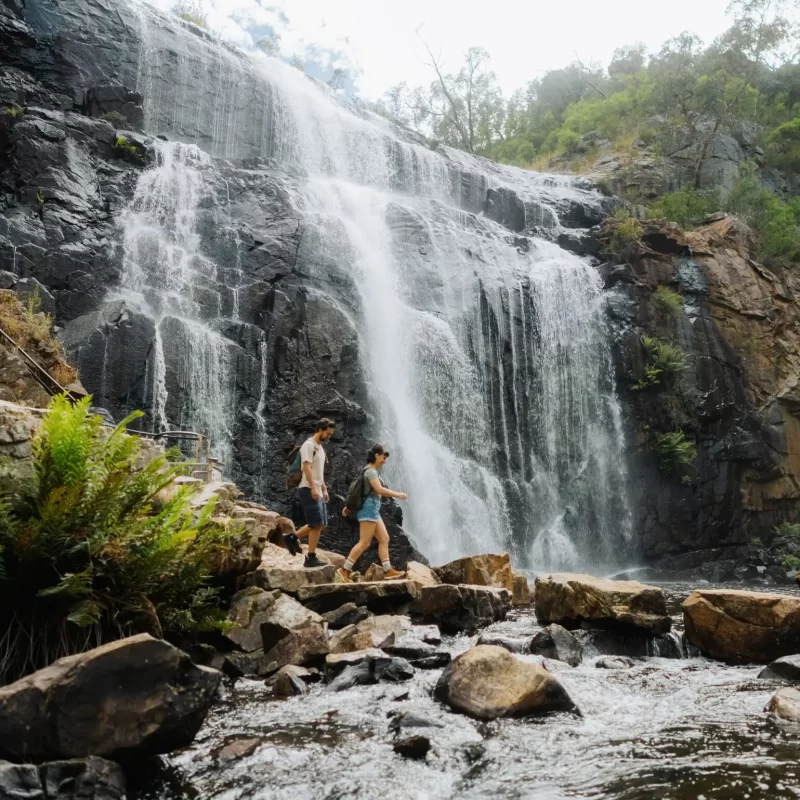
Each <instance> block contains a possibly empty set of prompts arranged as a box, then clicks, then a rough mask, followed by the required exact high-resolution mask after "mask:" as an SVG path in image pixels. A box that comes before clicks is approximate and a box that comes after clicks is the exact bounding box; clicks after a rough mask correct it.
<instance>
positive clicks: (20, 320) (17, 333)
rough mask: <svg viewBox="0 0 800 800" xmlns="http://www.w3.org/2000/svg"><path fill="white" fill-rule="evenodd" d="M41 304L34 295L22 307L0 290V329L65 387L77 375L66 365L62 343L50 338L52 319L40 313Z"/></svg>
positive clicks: (10, 294)
mask: <svg viewBox="0 0 800 800" xmlns="http://www.w3.org/2000/svg"><path fill="white" fill-rule="evenodd" d="M40 304H41V300H40V298H39V296H38V295H37V294H35V293H34V294H33V295H31V296H30V297H29V298H28V300H27V301H26V303H25V304H24V305H23V304H22V303H21V302H20V300H19V298H18V297H17V296H16V294H14V292H12V291H10V290H7V289H2V290H0V328H2V329H3V330H4V331H5V332H6V333H7V334H8V335H9V336H10V337H11V338H12V339H13V340H14V341H15V342H16V343H17V344H18V345H19V346H20V347H22V348H24V349H25V350H26V351H27V352H28V353H29V354H30V355H31V356H32V357H33V358H34V359H35V360H36V361H38V362H39V364H41V366H43V367H44V368H45V369H46V370H47V371H48V372H49V373H50V375H51V376H52V377H53V378H55V379H56V380H57V381H58V382H59V383H60V384H61V385H62V386H66V385H68V384H70V383H72V382H73V381H75V380H77V379H78V373H77V371H76V370H75V368H74V367H73V366H71V365H70V364H68V363H67V360H66V358H65V356H64V350H63V348H62V347H61V342H59V341H58V340H57V339H56V338H55V337H54V336H53V335H52V329H53V320H52V317H51V316H50V315H49V314H45V313H43V312H41V311H40V310H39V307H40ZM0 346H2V347H4V346H5V344H4V343H2V342H0Z"/></svg>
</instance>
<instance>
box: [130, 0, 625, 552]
mask: <svg viewBox="0 0 800 800" xmlns="http://www.w3.org/2000/svg"><path fill="white" fill-rule="evenodd" d="M137 13H138V16H139V24H140V27H141V36H140V41H141V46H140V64H139V73H138V81H139V85H138V88H139V90H140V91H142V93H143V94H144V95H145V97H146V116H147V123H146V124H147V129H148V130H149V131H150V132H153V133H163V134H166V135H168V136H169V137H170V138H178V139H183V140H184V141H187V142H192V144H180V143H160V144H159V146H158V157H157V164H156V165H155V166H154V167H152V168H151V169H148V170H147V171H145V172H144V173H143V174H142V177H141V178H140V180H139V185H138V187H137V190H136V196H135V198H134V201H133V204H132V208H131V211H130V213H129V214H128V215H127V218H126V223H125V237H124V242H125V265H126V273H125V282H124V286H125V289H126V293H127V296H128V297H129V298H132V297H134V295H135V299H136V300H137V301H138V302H139V303H141V304H144V305H146V306H147V308H148V309H149V310H150V312H151V313H152V314H153V315H154V316H155V318H156V319H157V320H158V321H159V322H158V329H159V335H160V340H159V342H158V346H159V347H161V348H162V351H161V355H160V356H159V355H158V352H157V354H156V355H157V357H156V359H155V363H156V367H157V368H156V369H154V377H153V381H154V387H155V391H154V397H155V398H156V402H155V407H156V409H157V411H156V418H157V420H158V421H159V423H160V424H164V422H165V420H168V421H169V423H171V424H177V423H178V422H179V421H180V420H179V419H178V418H181V420H183V419H185V420H187V421H188V422H189V423H191V424H192V425H194V426H196V427H201V428H203V429H205V430H206V432H208V433H209V434H210V435H211V436H212V439H213V440H214V441H216V442H217V443H220V446H221V447H223V448H224V449H225V450H226V458H229V457H231V456H232V455H233V433H232V432H233V429H234V426H235V399H234V390H233V387H232V385H231V384H232V381H233V363H234V361H235V359H236V346H235V345H234V344H233V343H232V342H231V341H230V340H229V339H227V338H226V337H225V336H224V335H223V333H222V331H223V329H224V326H223V325H221V324H220V320H221V319H227V320H231V319H234V318H235V317H236V316H237V314H238V311H237V309H236V306H235V298H236V296H237V292H236V288H235V287H236V286H237V285H238V283H237V282H238V281H239V279H240V276H239V277H237V269H236V268H235V266H231V265H229V264H225V266H226V267H228V271H229V272H232V273H233V276H234V277H233V280H227V279H226V280H224V281H223V280H221V278H220V274H219V272H220V269H221V267H222V266H223V265H222V263H217V262H216V261H215V260H214V259H212V258H209V257H208V256H207V255H204V254H203V252H201V250H202V248H200V247H199V244H198V241H197V235H198V224H199V222H198V209H200V208H201V207H203V208H204V207H205V206H207V205H208V203H209V202H211V198H210V197H208V196H206V195H204V175H205V174H207V173H208V174H210V173H213V172H214V171H215V170H217V171H218V170H219V168H220V167H219V164H218V163H217V162H216V161H215V159H217V158H226V159H232V158H245V157H247V158H251V157H252V156H254V155H257V156H260V157H261V158H263V159H274V160H276V161H277V162H278V163H280V164H282V165H283V166H284V167H285V168H287V169H292V170H295V171H297V174H299V176H300V177H299V178H298V186H299V193H298V194H297V196H294V197H292V200H291V202H292V203H293V205H294V206H295V208H296V211H297V214H298V216H299V217H301V218H302V221H303V224H304V226H305V230H306V234H305V235H304V237H303V247H304V255H305V262H304V263H307V264H310V265H315V264H316V265H319V266H317V267H315V269H316V270H317V271H316V273H315V274H312V275H311V279H312V281H313V282H316V283H317V285H319V286H323V285H325V284H326V282H327V281H328V276H327V274H326V272H325V271H326V269H328V268H329V267H330V265H331V264H334V265H336V267H337V268H338V269H339V271H340V272H341V273H342V274H344V275H346V276H348V280H349V281H350V283H351V285H352V289H353V294H352V296H353V297H354V298H357V307H358V316H359V319H357V320H355V321H354V325H355V326H356V328H357V330H358V331H359V335H360V339H361V348H360V353H361V358H362V360H363V367H364V369H365V373H366V374H367V375H368V377H369V391H370V394H371V402H372V406H373V408H374V410H375V412H376V413H375V416H376V418H377V420H378V421H379V422H378V427H377V428H376V429H375V430H374V431H373V434H374V435H375V436H376V438H380V439H383V440H385V441H386V442H387V443H388V444H389V446H390V448H391V450H392V452H393V456H392V460H391V461H390V464H391V467H390V474H389V475H388V476H387V477H388V478H389V480H390V481H391V482H392V483H393V484H395V485H397V486H400V487H402V488H405V489H407V490H408V491H409V495H410V501H409V503H408V504H407V507H406V508H407V511H406V516H405V527H406V529H407V531H408V533H409V534H410V535H411V537H412V539H413V540H414V541H415V543H416V544H417V546H418V547H419V548H420V549H421V550H422V551H423V552H425V553H426V554H427V555H428V556H430V557H431V558H432V559H433V560H434V561H437V560H442V559H446V558H450V557H456V556H458V555H462V554H466V553H469V552H476V551H481V550H482V551H487V550H497V549H506V548H507V549H510V550H512V552H513V554H514V558H515V561H516V563H518V564H520V565H521V566H529V567H534V568H540V567H545V566H547V567H550V568H552V567H561V568H568V567H578V566H581V565H589V564H591V565H593V566H594V567H595V568H596V567H597V566H598V565H600V564H611V563H614V562H619V561H621V560H625V556H626V552H627V548H628V542H629V539H630V533H631V530H630V527H631V523H630V514H629V511H628V508H627V504H626V500H625V467H624V459H623V436H622V430H621V424H620V419H619V410H618V406H617V403H616V399H615V394H614V385H613V376H612V370H611V359H610V353H609V348H608V345H607V342H606V337H605V330H604V314H603V297H602V293H601V286H600V281H599V277H598V275H597V273H596V271H595V270H594V269H593V268H592V267H591V266H590V265H589V264H588V263H587V262H586V261H585V260H582V259H580V258H578V257H576V256H573V255H571V254H569V253H567V252H565V251H564V250H562V249H561V248H559V247H558V246H556V245H555V244H552V243H551V242H548V241H545V240H543V239H538V238H529V237H519V236H517V235H515V234H513V233H511V232H510V231H509V230H508V229H507V228H505V227H502V226H501V225H500V224H498V223H496V222H493V221H491V220H490V219H487V218H486V217H484V216H483V215H482V214H480V213H478V212H480V210H481V209H482V208H483V204H484V200H485V198H486V192H487V190H488V189H490V188H492V187H493V186H496V187H510V189H511V190H512V191H513V192H514V193H515V194H516V195H517V196H518V197H519V198H521V200H522V201H523V203H524V207H525V209H526V214H527V215H529V216H530V222H531V226H533V223H535V224H536V225H537V226H541V227H548V228H550V229H557V228H558V209H559V203H563V202H564V201H565V200H568V199H570V198H573V197H578V196H580V197H581V198H582V199H583V200H586V194H587V193H586V192H580V191H579V190H578V189H577V188H576V187H575V186H574V182H572V181H571V180H570V179H564V178H555V177H548V176H539V175H536V174H534V173H527V172H524V171H522V170H514V169H512V168H504V167H498V166H496V165H488V164H487V163H486V162H483V161H481V160H480V159H476V158H473V157H471V156H468V155H466V154H461V153H457V152H455V151H450V150H444V151H443V152H442V151H440V152H434V151H432V150H430V149H429V148H427V147H426V146H424V145H423V144H422V143H417V142H416V141H414V139H413V137H411V136H410V135H408V134H406V133H404V132H402V131H399V130H398V129H396V128H394V127H393V126H392V125H390V124H389V123H388V122H386V121H385V120H382V119H380V118H377V117H371V116H366V117H365V116H363V115H360V114H358V113H354V112H353V111H352V110H351V109H347V108H345V107H343V105H342V104H341V103H340V102H339V101H338V100H337V99H336V98H334V97H333V96H332V95H331V93H330V92H329V91H327V90H326V88H325V87H322V86H320V85H318V84H316V83H315V82H314V81H312V80H310V79H308V78H306V77H305V76H303V75H301V74H300V73H298V72H297V71H295V70H293V69H291V68H289V67H288V66H286V65H284V64H282V63H280V62H278V61H276V60H274V59H270V58H267V57H265V56H262V55H261V54H254V55H252V56H245V55H244V54H241V53H239V52H238V51H233V50H231V49H230V48H227V47H226V46H223V45H221V44H220V43H215V42H212V41H208V40H206V39H203V41H202V43H201V44H200V45H196V46H194V47H193V48H190V47H187V48H186V49H184V50H182V51H180V53H178V54H177V55H176V53H174V52H170V51H169V50H167V49H165V48H164V46H163V45H161V44H159V42H160V41H161V40H160V39H159V36H158V35H157V31H154V30H153V29H152V27H153V26H158V25H163V20H161V18H160V17H158V16H157V15H155V13H154V12H152V11H151V10H149V9H148V8H147V7H146V6H144V5H141V6H137ZM160 20H161V21H160ZM174 25H175V29H176V31H177V34H176V35H178V36H182V37H195V36H196V35H197V32H192V33H190V32H188V31H187V30H186V29H185V28H183V27H182V26H180V24H178V23H174ZM186 53H189V54H191V57H188V56H187V55H186ZM165 69H168V70H170V71H171V74H172V75H174V78H175V79H174V80H173V81H169V82H165V81H164V80H163V79H161V80H159V73H160V71H163V70H165ZM187 86H188V87H194V89H195V91H194V93H193V94H192V93H187V91H186V87H187ZM199 147H202V148H203V150H200V149H199ZM204 151H205V153H207V154H208V155H206V154H205V153H204ZM203 213H204V214H205V213H207V212H206V211H205V210H204V211H203ZM222 227H223V228H224V225H223V226H222ZM231 284H233V285H234V289H233V290H231V291H230V292H229V293H226V292H224V291H222V289H220V285H222V286H228V285H231ZM228 294H229V295H230V297H228ZM178 329H180V331H181V334H180V335H178ZM176 339H177V340H182V341H183V342H184V343H185V344H184V345H183V352H182V353H177V354H176V353H174V352H172V353H171V352H169V351H170V348H171V347H172V348H173V349H174V340H176ZM259 347H260V345H259ZM157 350H158V348H157ZM263 355H264V354H263V353H262V358H263ZM176 365H179V366H176ZM263 367H264V364H263V363H262V368H263ZM168 369H173V370H176V369H179V370H182V374H181V375H179V376H177V379H178V383H179V385H180V386H181V387H182V392H181V395H182V398H183V400H182V405H181V406H180V407H179V408H176V407H175V405H174V404H172V405H171V402H170V398H169V397H164V396H163V393H164V392H165V388H164V387H165V386H166V385H168V383H169V382H168V381H165V380H164V376H163V374H159V372H160V371H162V372H163V370H168ZM261 380H262V384H261V385H262V390H261V397H262V400H261V401H260V402H259V404H258V411H257V416H259V415H260V416H263V415H264V414H268V413H269V410H268V409H267V407H266V404H265V402H264V400H263V398H264V396H265V394H264V391H265V390H264V386H265V381H266V377H265V374H264V373H263V372H262V375H261ZM176 415H177V416H176ZM260 430H261V427H259V431H260ZM259 437H260V438H261V439H263V441H262V442H261V445H260V446H261V447H262V448H266V447H267V442H266V439H265V437H261V435H260V434H259Z"/></svg>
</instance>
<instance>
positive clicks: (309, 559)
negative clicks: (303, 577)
mask: <svg viewBox="0 0 800 800" xmlns="http://www.w3.org/2000/svg"><path fill="white" fill-rule="evenodd" d="M303 566H304V567H305V568H306V569H311V568H312V567H327V566H328V565H327V564H326V563H325V562H324V561H320V560H319V558H317V554H316V553H308V554H307V555H306V560H305V561H304V562H303Z"/></svg>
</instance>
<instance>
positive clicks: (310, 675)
mask: <svg viewBox="0 0 800 800" xmlns="http://www.w3.org/2000/svg"><path fill="white" fill-rule="evenodd" d="M281 675H291V676H292V677H294V678H298V679H299V680H301V681H303V682H304V683H314V682H315V681H319V680H321V679H322V673H321V672H320V671H319V670H318V669H314V668H313V667H310V668H309V667H298V666H296V665H295V664H287V665H286V666H285V667H281V668H280V669H279V670H278V671H277V672H276V673H275V674H274V675H272V676H270V677H269V678H267V680H266V685H267V686H274V685H275V684H276V683H277V682H278V680H279V678H280V676H281Z"/></svg>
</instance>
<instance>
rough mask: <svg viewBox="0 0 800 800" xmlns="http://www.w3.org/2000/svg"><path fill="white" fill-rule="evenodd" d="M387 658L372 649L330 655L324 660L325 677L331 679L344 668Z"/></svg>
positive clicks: (379, 651) (381, 652)
mask: <svg viewBox="0 0 800 800" xmlns="http://www.w3.org/2000/svg"><path fill="white" fill-rule="evenodd" d="M382 658H388V655H387V654H386V653H384V652H383V650H378V649H377V648H375V647H372V648H370V649H368V650H357V651H356V652H353V653H331V654H330V655H328V656H326V658H325V676H326V677H327V678H331V677H332V676H334V675H338V674H339V673H340V672H341V671H342V670H343V669H344V668H345V667H352V666H355V665H356V664H360V663H362V662H363V661H376V660H379V659H382Z"/></svg>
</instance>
